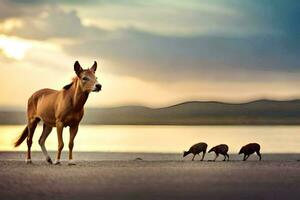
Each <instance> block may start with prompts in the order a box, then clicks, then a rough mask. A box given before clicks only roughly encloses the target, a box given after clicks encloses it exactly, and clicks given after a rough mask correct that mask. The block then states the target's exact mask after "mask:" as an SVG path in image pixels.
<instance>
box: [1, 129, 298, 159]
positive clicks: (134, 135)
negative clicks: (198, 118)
mask: <svg viewBox="0 0 300 200" xmlns="http://www.w3.org/2000/svg"><path fill="white" fill-rule="evenodd" d="M23 128H24V126H19V125H18V126H0V151H25V150H26V142H24V143H23V144H22V145H21V146H20V147H18V148H16V149H14V148H13V146H12V144H13V142H14V140H15V139H16V138H17V137H18V135H19V134H20V133H21V131H22V130H23ZM41 132H42V127H41V126H39V127H38V128H37V129H36V132H35V135H34V139H33V146H32V150H33V151H40V147H39V145H38V142H37V141H38V139H39V136H40V135H41ZM68 137H69V133H68V128H65V129H64V142H65V150H67V149H68V148H67V147H68V140H69V138H68ZM197 142H206V143H207V144H208V146H209V147H208V148H210V147H212V146H214V145H217V144H220V143H225V144H228V145H229V153H237V152H238V151H239V149H240V147H241V146H242V145H244V144H247V143H250V142H258V143H260V144H261V151H262V152H263V153H272V154H273V153H300V126H116V125H95V126H94V125H93V126H92V125H82V126H80V128H79V132H78V134H77V136H76V138H75V147H74V150H75V151H83V152H85V151H104V152H148V153H150V152H152V153H181V152H182V151H183V150H187V149H188V148H189V147H190V146H191V145H192V144H195V143H197ZM46 147H47V149H48V150H50V151H51V150H56V149H57V138H56V131H55V129H53V131H52V133H51V134H50V136H49V137H48V139H47V141H46Z"/></svg>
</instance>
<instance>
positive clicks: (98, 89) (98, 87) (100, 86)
mask: <svg viewBox="0 0 300 200" xmlns="http://www.w3.org/2000/svg"><path fill="white" fill-rule="evenodd" d="M101 88H102V85H100V84H97V85H96V86H95V89H94V90H93V92H99V91H100V90H101Z"/></svg>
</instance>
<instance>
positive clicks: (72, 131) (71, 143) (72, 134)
mask: <svg viewBox="0 0 300 200" xmlns="http://www.w3.org/2000/svg"><path fill="white" fill-rule="evenodd" d="M77 131H78V125H76V126H71V127H70V141H69V165H75V163H74V162H73V147H74V138H75V136H76V134H77Z"/></svg>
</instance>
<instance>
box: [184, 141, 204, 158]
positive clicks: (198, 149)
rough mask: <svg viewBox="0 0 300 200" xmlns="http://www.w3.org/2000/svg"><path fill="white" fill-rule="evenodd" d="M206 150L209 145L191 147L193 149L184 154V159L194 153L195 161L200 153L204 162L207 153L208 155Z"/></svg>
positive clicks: (199, 144) (200, 144)
mask: <svg viewBox="0 0 300 200" xmlns="http://www.w3.org/2000/svg"><path fill="white" fill-rule="evenodd" d="M206 149H207V144H206V143H204V142H201V143H198V144H194V145H193V146H191V148H190V149H189V150H188V151H184V152H183V157H185V156H187V155H189V154H190V153H192V154H193V158H192V161H194V158H195V156H196V155H197V154H198V155H199V154H200V153H202V158H201V161H203V159H204V156H205V153H206ZM199 156H200V155H199Z"/></svg>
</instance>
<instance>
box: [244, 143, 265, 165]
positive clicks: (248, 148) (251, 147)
mask: <svg viewBox="0 0 300 200" xmlns="http://www.w3.org/2000/svg"><path fill="white" fill-rule="evenodd" d="M253 153H256V154H257V155H258V157H259V160H261V153H260V145H259V144H257V143H250V144H247V145H245V146H243V147H242V148H241V150H240V152H239V154H244V159H243V161H246V160H247V159H248V158H249V156H250V155H251V154H253Z"/></svg>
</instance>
